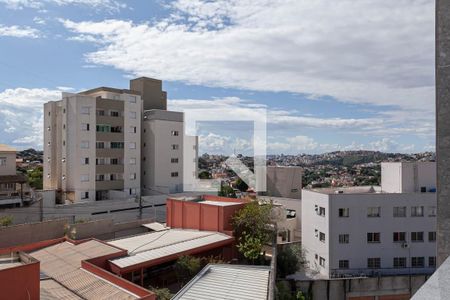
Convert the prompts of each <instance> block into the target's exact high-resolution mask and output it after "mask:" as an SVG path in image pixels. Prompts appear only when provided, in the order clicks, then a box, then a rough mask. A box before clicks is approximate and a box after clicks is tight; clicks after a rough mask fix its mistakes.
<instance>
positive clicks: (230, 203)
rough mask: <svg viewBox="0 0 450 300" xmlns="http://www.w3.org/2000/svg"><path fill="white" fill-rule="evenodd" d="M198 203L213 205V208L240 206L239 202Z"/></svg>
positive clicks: (208, 201) (206, 201) (209, 201)
mask: <svg viewBox="0 0 450 300" xmlns="http://www.w3.org/2000/svg"><path fill="white" fill-rule="evenodd" d="M199 203H201V204H209V205H215V206H231V205H238V204H242V203H241V202H223V201H211V200H205V201H201V202H199Z"/></svg>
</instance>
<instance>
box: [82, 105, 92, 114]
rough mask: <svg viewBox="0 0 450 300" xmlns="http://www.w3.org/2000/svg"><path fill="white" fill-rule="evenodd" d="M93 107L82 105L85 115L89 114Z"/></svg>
mask: <svg viewBox="0 0 450 300" xmlns="http://www.w3.org/2000/svg"><path fill="white" fill-rule="evenodd" d="M90 110H91V108H90V107H89V106H82V107H81V114H83V115H89V114H90Z"/></svg>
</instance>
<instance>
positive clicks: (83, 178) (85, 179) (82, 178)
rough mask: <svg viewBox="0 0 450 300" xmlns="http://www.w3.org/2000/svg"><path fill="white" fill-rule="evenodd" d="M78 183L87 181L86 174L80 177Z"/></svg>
mask: <svg viewBox="0 0 450 300" xmlns="http://www.w3.org/2000/svg"><path fill="white" fill-rule="evenodd" d="M80 181H81V182H87V181H89V175H88V174H84V175H81V176H80Z"/></svg>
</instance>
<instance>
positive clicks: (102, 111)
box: [95, 109, 105, 116]
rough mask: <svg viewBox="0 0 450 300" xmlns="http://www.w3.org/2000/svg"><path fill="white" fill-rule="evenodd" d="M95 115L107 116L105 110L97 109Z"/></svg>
mask: <svg viewBox="0 0 450 300" xmlns="http://www.w3.org/2000/svg"><path fill="white" fill-rule="evenodd" d="M95 114H96V115H97V116H104V115H105V111H104V110H101V109H97V111H96V112H95Z"/></svg>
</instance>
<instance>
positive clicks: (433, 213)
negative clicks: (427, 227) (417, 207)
mask: <svg viewBox="0 0 450 300" xmlns="http://www.w3.org/2000/svg"><path fill="white" fill-rule="evenodd" d="M428 216H429V217H436V206H428Z"/></svg>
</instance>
